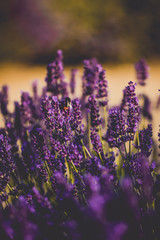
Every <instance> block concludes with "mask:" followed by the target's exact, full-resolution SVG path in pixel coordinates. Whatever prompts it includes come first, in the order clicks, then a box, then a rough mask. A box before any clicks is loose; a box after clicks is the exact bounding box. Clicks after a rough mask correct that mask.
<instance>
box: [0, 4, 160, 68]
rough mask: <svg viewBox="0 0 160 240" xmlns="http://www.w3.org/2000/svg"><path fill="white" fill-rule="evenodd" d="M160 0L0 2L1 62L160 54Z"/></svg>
mask: <svg viewBox="0 0 160 240" xmlns="http://www.w3.org/2000/svg"><path fill="white" fill-rule="evenodd" d="M159 11H160V1H159V0H98V1H97V0H92V1H91V0H80V1H75V0H69V1H66V0H34V1H33V0H14V1H13V0H5V1H0V46H1V49H0V61H1V62H8V61H11V62H12V61H14V62H15V61H16V62H21V63H22V62H23V63H31V64H46V63H48V62H50V61H52V60H53V56H54V55H55V52H56V50H57V49H59V48H61V49H62V50H63V52H64V56H65V63H66V64H72V65H73V64H79V63H81V62H82V60H83V59H84V58H91V57H96V58H98V60H100V61H101V62H127V61H129V62H134V61H135V60H137V59H138V58H139V57H141V56H143V57H145V58H147V59H158V58H159V57H160V44H159V43H160V14H159Z"/></svg>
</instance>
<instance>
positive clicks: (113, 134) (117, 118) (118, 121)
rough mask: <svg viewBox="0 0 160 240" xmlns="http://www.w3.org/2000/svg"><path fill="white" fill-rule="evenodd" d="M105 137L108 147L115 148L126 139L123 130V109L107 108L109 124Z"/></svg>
mask: <svg viewBox="0 0 160 240" xmlns="http://www.w3.org/2000/svg"><path fill="white" fill-rule="evenodd" d="M105 139H106V141H107V142H108V144H109V146H110V147H117V148H119V147H120V146H121V145H122V143H123V142H126V141H127V140H128V138H127V135H126V130H125V118H124V111H120V110H119V109H117V108H112V109H110V110H109V124H108V129H107V133H106V137H105Z"/></svg>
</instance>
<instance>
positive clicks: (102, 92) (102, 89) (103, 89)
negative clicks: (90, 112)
mask: <svg viewBox="0 0 160 240" xmlns="http://www.w3.org/2000/svg"><path fill="white" fill-rule="evenodd" d="M107 87H108V82H107V80H105V70H102V71H101V72H100V73H99V79H98V89H97V91H98V93H97V95H96V97H97V98H98V99H99V104H100V106H106V105H107V103H108V99H107V97H108V91H107Z"/></svg>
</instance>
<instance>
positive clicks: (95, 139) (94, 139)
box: [90, 128, 103, 154]
mask: <svg viewBox="0 0 160 240" xmlns="http://www.w3.org/2000/svg"><path fill="white" fill-rule="evenodd" d="M90 130H91V135H90V138H91V143H92V146H93V150H94V151H95V152H96V153H97V154H99V153H100V154H102V153H103V148H102V143H101V141H100V137H99V135H98V133H97V131H96V129H95V128H91V129H90Z"/></svg>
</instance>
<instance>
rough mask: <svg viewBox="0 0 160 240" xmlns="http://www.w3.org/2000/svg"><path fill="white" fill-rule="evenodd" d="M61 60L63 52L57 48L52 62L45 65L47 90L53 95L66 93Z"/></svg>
mask: <svg viewBox="0 0 160 240" xmlns="http://www.w3.org/2000/svg"><path fill="white" fill-rule="evenodd" d="M62 60H63V53H62V51H61V50H58V51H57V54H56V57H55V60H54V62H53V63H50V64H48V66H47V77H46V79H45V81H46V82H47V91H49V92H52V93H53V95H55V96H58V95H62V96H65V95H67V88H66V87H67V84H66V83H65V82H64V73H63V61H62Z"/></svg>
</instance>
